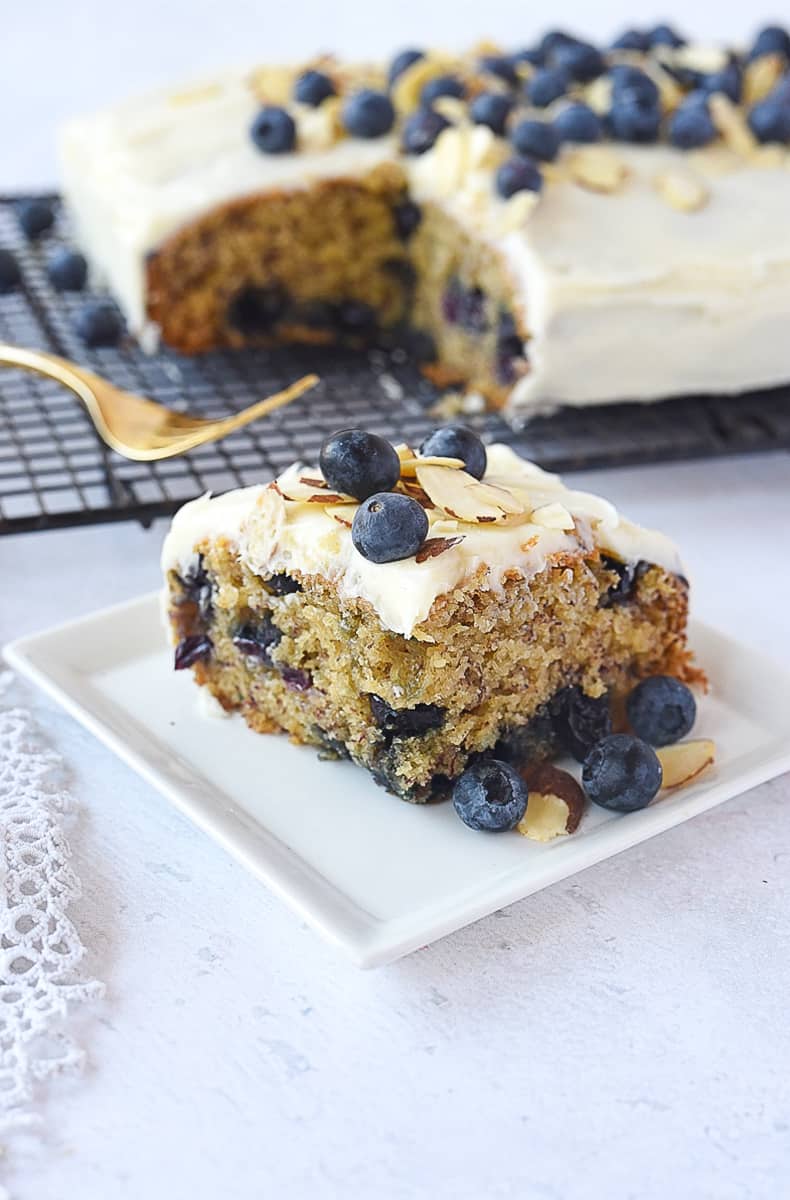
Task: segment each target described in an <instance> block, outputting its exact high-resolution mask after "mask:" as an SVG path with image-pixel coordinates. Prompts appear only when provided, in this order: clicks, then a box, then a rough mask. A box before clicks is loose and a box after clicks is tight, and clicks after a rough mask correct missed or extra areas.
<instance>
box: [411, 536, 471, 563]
mask: <svg viewBox="0 0 790 1200" xmlns="http://www.w3.org/2000/svg"><path fill="white" fill-rule="evenodd" d="M463 540H464V539H463V538H462V537H454V538H444V537H431V538H426V539H425V541H424V542H423V544H422V545H421V546H420V548H419V550H418V551H417V554H416V555H415V560H416V561H417V562H418V563H424V562H425V561H426V560H427V559H429V558H438V557H439V555H440V554H444V552H445V550H452V548H453V546H457V545H458V543H459V542H462V541H463Z"/></svg>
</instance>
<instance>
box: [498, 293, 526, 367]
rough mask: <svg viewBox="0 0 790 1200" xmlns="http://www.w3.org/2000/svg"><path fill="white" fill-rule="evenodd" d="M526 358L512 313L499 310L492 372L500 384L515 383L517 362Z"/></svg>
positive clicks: (522, 341) (522, 342) (522, 340)
mask: <svg viewBox="0 0 790 1200" xmlns="http://www.w3.org/2000/svg"><path fill="white" fill-rule="evenodd" d="M525 358H526V352H525V349H524V339H523V338H522V337H521V335H520V334H519V332H518V330H517V328H516V322H515V320H514V318H513V315H512V313H509V312H505V311H503V312H501V313H500V314H499V324H498V326H497V340H496V356H495V361H494V372H495V374H496V377H497V381H498V382H499V383H502V384H512V383H515V382H516V380H517V378H518V375H519V372H518V368H517V364H518V363H519V362H523V361H524V360H525Z"/></svg>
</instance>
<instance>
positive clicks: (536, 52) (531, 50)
mask: <svg viewBox="0 0 790 1200" xmlns="http://www.w3.org/2000/svg"><path fill="white" fill-rule="evenodd" d="M513 62H517V63H520V62H524V63H529V65H530V66H531V67H542V66H543V64H544V58H543V53H542V51H541V50H540V49H539V48H538V47H537V46H525V47H524V48H523V50H517V51H516V53H515V54H514V55H513Z"/></svg>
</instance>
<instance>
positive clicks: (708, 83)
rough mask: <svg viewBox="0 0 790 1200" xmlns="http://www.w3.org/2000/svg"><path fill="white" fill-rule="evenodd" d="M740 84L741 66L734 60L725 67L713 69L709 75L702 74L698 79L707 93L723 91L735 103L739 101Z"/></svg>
mask: <svg viewBox="0 0 790 1200" xmlns="http://www.w3.org/2000/svg"><path fill="white" fill-rule="evenodd" d="M742 86H743V78H742V74H741V68H740V67H739V66H738V64H737V63H734V62H731V63H727V65H726V67H722V69H721V70H720V71H713V72H712V73H711V74H710V75H703V76H702V79H701V80H700V87H701V88H702V90H703V91H704V92H708V93H709V94H710V93H712V92H724V94H725V96H729V98H730V100H732V101H733V103H735V104H737V103H738V102H739V101H740V98H741V89H742Z"/></svg>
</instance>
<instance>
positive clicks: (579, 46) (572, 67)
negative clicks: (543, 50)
mask: <svg viewBox="0 0 790 1200" xmlns="http://www.w3.org/2000/svg"><path fill="white" fill-rule="evenodd" d="M552 63H553V65H554V66H555V67H559V69H560V70H562V71H567V73H568V75H569V76H570V77H571V79H575V80H577V81H578V82H579V83H590V82H591V81H592V80H593V79H597V78H598V76H599V75H603V73H604V71H605V70H606V62H605V60H604V57H603V55H602V54H601V52H600V50H597V49H596V48H595V46H591V45H590V44H589V42H571V43H569V44H566V45H563V46H558V47H557V49H556V50H555V51H554V54H553V56H552Z"/></svg>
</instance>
